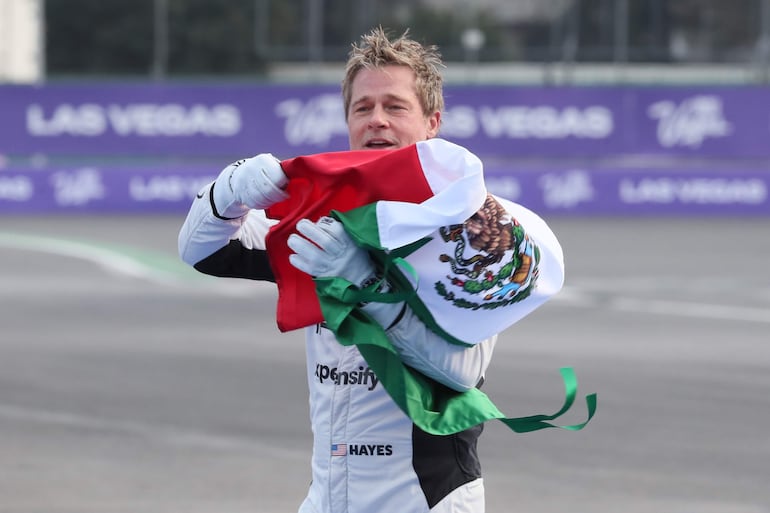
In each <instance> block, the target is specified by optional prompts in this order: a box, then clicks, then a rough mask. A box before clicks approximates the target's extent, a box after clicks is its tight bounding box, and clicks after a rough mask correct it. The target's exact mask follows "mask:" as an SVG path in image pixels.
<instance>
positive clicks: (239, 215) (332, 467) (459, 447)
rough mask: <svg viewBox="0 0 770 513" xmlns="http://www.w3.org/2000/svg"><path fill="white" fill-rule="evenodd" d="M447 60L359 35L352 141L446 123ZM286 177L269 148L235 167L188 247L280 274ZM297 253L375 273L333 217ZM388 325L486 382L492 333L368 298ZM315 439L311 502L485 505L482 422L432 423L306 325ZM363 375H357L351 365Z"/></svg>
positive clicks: (445, 373)
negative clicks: (270, 244)
mask: <svg viewBox="0 0 770 513" xmlns="http://www.w3.org/2000/svg"><path fill="white" fill-rule="evenodd" d="M441 66H442V63H441V58H440V55H439V53H438V51H437V49H436V48H435V47H433V46H428V47H426V46H423V45H421V44H419V43H417V42H415V41H414V40H411V39H410V38H408V37H407V34H406V33H405V34H404V35H403V36H401V37H399V38H396V39H395V40H390V39H389V38H388V36H387V35H386V34H385V32H384V31H383V30H382V29H381V28H378V29H375V30H373V31H372V32H370V33H368V34H366V35H365V36H363V37H362V38H361V41H360V42H359V43H358V44H356V45H354V46H353V49H352V51H351V54H350V58H349V60H348V62H347V67H346V75H345V78H344V81H343V83H342V94H343V100H344V107H345V115H346V119H347V124H348V131H349V144H350V149H351V150H367V149H399V148H404V147H407V146H409V145H412V144H415V143H417V142H420V141H425V140H428V139H431V138H434V137H436V136H437V134H438V132H439V127H440V124H441V112H442V109H443V96H442V94H443V93H442V78H441V74H440V71H439V68H440V67H441ZM286 184H287V178H286V176H285V175H284V173H283V171H282V169H281V166H280V164H279V163H278V161H277V160H276V159H275V158H273V157H272V156H271V155H269V154H261V155H257V156H256V157H253V158H250V159H246V160H244V161H239V162H237V163H235V164H232V165H230V166H228V167H227V168H225V169H224V170H223V171H222V173H221V174H220V176H219V177H218V178H217V180H215V181H214V182H213V183H212V184H210V185H209V186H207V188H205V189H204V190H203V191H201V194H199V195H198V199H196V200H195V202H194V203H193V205H192V207H191V210H190V212H189V215H188V217H187V219H186V221H185V223H184V226H183V227H182V229H181V232H180V236H179V251H180V255H181V257H182V259H183V260H185V261H186V262H188V263H189V264H191V265H193V266H194V267H195V268H196V269H198V270H199V271H201V272H204V273H208V274H213V275H216V276H228V277H241V278H250V279H258V280H273V279H274V278H273V273H272V271H271V268H270V265H269V262H268V259H267V256H266V249H265V237H266V234H267V232H268V230H269V229H270V227H271V226H272V225H273V224H274V223H275V221H273V220H269V219H268V218H267V217H266V215H265V213H264V209H266V208H268V207H270V206H272V205H273V204H275V203H277V202H280V201H282V200H284V199H285V198H286V197H287V195H286V193H285V192H284V190H283V189H284V188H285V186H286ZM296 230H297V232H298V233H295V234H293V235H291V236H290V237H289V240H288V245H289V247H290V248H291V249H292V251H294V254H292V255H291V256H290V262H291V264H292V265H294V266H295V267H296V268H297V269H299V270H301V271H304V272H306V273H308V274H310V275H311V276H314V277H342V278H345V279H347V280H349V281H350V282H352V283H354V284H357V285H359V286H364V285H366V284H367V283H370V282H371V280H372V279H373V278H374V277H375V271H374V267H373V265H372V263H371V261H370V260H369V257H368V256H367V253H366V252H365V251H363V250H361V249H360V248H358V247H357V246H356V245H355V244H354V243H352V241H351V240H350V238H349V237H348V236H347V234H346V232H345V230H344V228H343V227H342V225H341V224H340V223H339V222H337V221H335V220H333V219H331V218H328V217H323V218H321V219H320V220H317V221H315V222H314V221H311V220H302V221H300V222H299V223H297V225H296ZM362 309H363V310H364V311H365V312H367V313H369V314H370V315H371V316H372V317H373V318H374V319H375V320H376V321H377V322H378V323H379V324H381V325H382V326H383V328H385V330H386V333H387V335H388V338H389V339H390V340H391V342H392V343H393V345H394V346H395V348H396V349H397V351H398V353H399V357H400V358H401V359H402V361H403V362H404V363H405V364H406V365H408V366H410V367H412V368H414V369H417V370H418V371H420V372H422V373H423V374H425V375H427V376H429V377H430V378H432V379H434V380H436V381H438V382H439V383H443V384H444V385H446V386H448V387H450V388H452V389H454V390H458V391H466V390H469V389H470V388H472V387H475V386H476V385H477V384H479V383H480V382H481V381H482V378H483V375H484V373H485V371H486V369H487V366H488V364H489V362H490V359H491V357H492V350H493V348H494V345H495V341H496V337H492V338H489V339H487V340H484V341H482V342H481V343H478V344H476V345H474V346H472V347H465V346H460V345H454V344H451V343H449V342H446V341H445V340H444V339H442V338H440V337H439V336H437V335H435V334H434V333H433V332H432V331H430V330H428V329H427V328H426V327H425V325H424V324H423V323H422V322H420V321H419V320H418V319H417V317H416V316H415V314H414V313H413V312H412V311H411V309H409V308H407V307H405V305H404V304H383V303H370V304H366V305H364V306H362ZM306 348H307V372H308V383H309V388H310V416H311V422H312V428H313V437H314V446H313V458H312V484H311V486H310V490H309V492H308V496H307V498H306V499H305V501H304V502H303V504H302V505H301V507H300V509H299V511H300V512H302V513H377V512H395V511H398V512H399V513H419V512H429V511H430V512H434V513H438V512H473V513H481V512H483V511H484V487H483V482H482V479H481V471H480V465H479V461H478V456H477V450H476V442H477V439H478V437H479V435H480V434H481V431H482V425H481V424H479V425H477V426H475V427H473V428H471V429H468V430H466V431H462V432H459V433H456V434H453V435H447V436H436V435H430V434H428V433H426V432H424V431H422V430H420V429H419V428H418V427H416V426H415V425H413V423H412V421H411V420H410V419H409V417H407V416H406V415H405V414H404V413H403V412H402V411H401V409H399V407H398V406H397V405H396V404H395V403H394V401H393V400H392V399H391V398H390V396H389V395H388V394H387V392H386V391H385V390H384V388H383V386H382V385H381V383H379V380H378V379H377V377H376V376H375V375H374V373H373V372H372V371H371V370H370V368H369V366H368V365H367V363H366V361H365V360H364V359H363V357H362V356H361V353H360V352H359V351H358V349H357V348H356V346H343V345H341V344H340V343H338V342H337V340H336V339H335V337H334V334H333V333H332V332H331V331H329V330H328V329H326V327H325V326H324V325H323V324H321V325H317V326H313V327H309V328H306ZM343 376H344V377H346V378H348V377H350V376H355V379H352V378H351V379H342V377H343Z"/></svg>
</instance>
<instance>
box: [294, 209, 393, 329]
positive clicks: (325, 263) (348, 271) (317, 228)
mask: <svg viewBox="0 0 770 513" xmlns="http://www.w3.org/2000/svg"><path fill="white" fill-rule="evenodd" d="M297 231H298V232H299V233H301V234H302V235H304V237H301V236H299V235H297V234H296V233H293V234H291V235H290V236H289V239H288V241H287V243H288V245H289V248H291V249H292V251H294V253H293V254H291V255H289V262H290V263H291V265H293V266H294V267H296V268H297V269H299V270H300V271H303V272H305V273H307V274H309V275H311V276H313V277H322V278H330V277H339V278H344V279H346V280H348V281H349V282H351V283H352V284H353V285H356V286H357V287H359V288H363V287H365V286H367V285H369V284H370V283H373V281H374V280H376V279H377V275H376V271H375V269H374V265H373V264H372V261H371V260H370V259H369V255H368V254H367V252H366V250H364V249H363V248H360V247H359V246H357V245H356V244H355V243H354V242H353V241H352V240H351V238H350V236H349V235H348V234H347V232H346V231H345V228H344V227H343V226H342V223H340V222H339V221H337V220H336V219H332V218H331V217H322V218H321V219H319V220H318V222H317V223H313V222H312V221H310V220H309V219H302V220H300V221H299V222H298V223H297ZM402 307H403V303H397V304H388V303H368V304H366V305H365V306H363V307H362V309H363V310H364V311H365V312H367V313H368V314H369V315H371V316H372V317H373V318H374V319H375V320H376V321H377V322H379V323H380V324H381V325H382V326H384V327H385V328H388V327H390V326H391V324H392V323H393V321H394V320H395V319H396V317H398V314H399V312H400V311H401V308H402Z"/></svg>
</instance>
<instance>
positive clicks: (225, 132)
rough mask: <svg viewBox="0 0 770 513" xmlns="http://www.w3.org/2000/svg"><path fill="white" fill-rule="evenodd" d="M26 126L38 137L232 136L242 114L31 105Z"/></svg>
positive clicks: (169, 106)
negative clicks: (115, 135) (112, 134)
mask: <svg viewBox="0 0 770 513" xmlns="http://www.w3.org/2000/svg"><path fill="white" fill-rule="evenodd" d="M26 123H27V133H28V134H29V135H31V136H34V137H56V136H62V135H68V136H80V137H98V136H101V135H105V134H107V133H108V132H112V133H115V134H117V135H118V136H121V137H128V136H138V137H160V136H163V137H188V136H192V135H207V136H217V137H230V136H233V135H235V134H237V133H238V132H239V131H240V130H241V113H240V111H239V110H238V108H237V107H236V106H234V105H229V104H217V105H200V104H196V105H181V104H176V103H166V104H156V103H132V104H126V105H116V104H110V105H99V104H95V103H83V104H71V103H61V104H58V105H56V106H54V107H53V108H51V109H50V110H47V109H45V108H43V106H42V105H38V104H34V103H33V104H31V105H28V106H27V110H26Z"/></svg>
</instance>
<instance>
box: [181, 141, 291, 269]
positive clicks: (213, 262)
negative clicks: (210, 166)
mask: <svg viewBox="0 0 770 513" xmlns="http://www.w3.org/2000/svg"><path fill="white" fill-rule="evenodd" d="M285 184H286V177H285V176H284V175H283V171H282V170H281V168H280V164H279V163H278V161H277V160H275V158H274V157H273V156H272V155H269V154H261V155H257V156H256V157H252V158H250V159H246V160H240V161H238V162H235V163H233V164H231V165H229V166H227V167H226V168H225V169H224V170H222V172H221V173H220V175H219V177H218V178H217V179H216V180H215V181H214V182H213V183H211V184H209V185H207V186H206V187H204V188H203V189H202V190H201V191H200V192H199V193H198V194H197V196H196V198H195V200H194V201H193V204H192V206H191V207H190V211H189V213H188V214H187V218H186V219H185V222H184V224H183V225H182V228H181V230H180V232H179V239H178V246H179V256H180V257H181V258H182V260H183V261H185V262H187V263H188V264H190V265H192V266H194V267H195V268H196V269H197V270H198V271H201V272H203V273H206V274H211V275H214V276H223V277H234V278H249V279H255V280H269V281H274V278H273V272H272V270H271V269H270V265H269V262H268V259H267V252H266V250H265V237H266V235H267V232H268V230H269V229H270V227H271V226H272V225H273V224H274V223H275V221H272V220H269V219H267V217H265V213H264V211H263V210H262V209H264V208H267V207H268V206H270V205H272V204H273V203H275V202H277V201H280V200H281V199H283V198H285V193H284V192H283V190H282V189H281V187H283V186H284V185H285ZM255 209H256V210H255Z"/></svg>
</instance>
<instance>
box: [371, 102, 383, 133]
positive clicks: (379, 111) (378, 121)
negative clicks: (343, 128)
mask: <svg viewBox="0 0 770 513" xmlns="http://www.w3.org/2000/svg"><path fill="white" fill-rule="evenodd" d="M387 124H388V118H387V116H386V115H385V109H383V108H382V107H381V106H375V107H374V108H373V109H372V111H371V113H370V114H369V126H370V127H373V128H374V127H376V128H380V127H383V126H385V125H387Z"/></svg>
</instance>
